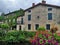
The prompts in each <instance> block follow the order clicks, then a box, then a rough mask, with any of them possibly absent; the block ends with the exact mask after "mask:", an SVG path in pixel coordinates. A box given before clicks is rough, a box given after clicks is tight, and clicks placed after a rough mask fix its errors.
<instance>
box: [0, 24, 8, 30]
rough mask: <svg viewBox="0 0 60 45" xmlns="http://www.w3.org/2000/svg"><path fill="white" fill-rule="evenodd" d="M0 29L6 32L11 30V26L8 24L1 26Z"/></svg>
mask: <svg viewBox="0 0 60 45" xmlns="http://www.w3.org/2000/svg"><path fill="white" fill-rule="evenodd" d="M0 27H1V28H2V30H5V31H7V30H8V29H9V25H8V24H7V23H2V24H0Z"/></svg>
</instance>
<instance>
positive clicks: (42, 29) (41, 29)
mask: <svg viewBox="0 0 60 45" xmlns="http://www.w3.org/2000/svg"><path fill="white" fill-rule="evenodd" d="M37 30H39V31H45V30H46V29H45V28H44V27H39V28H38V29H37Z"/></svg>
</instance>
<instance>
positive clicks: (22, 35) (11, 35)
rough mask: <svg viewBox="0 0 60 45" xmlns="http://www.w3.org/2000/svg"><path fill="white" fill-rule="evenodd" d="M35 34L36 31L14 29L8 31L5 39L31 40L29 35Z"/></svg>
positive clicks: (9, 40)
mask: <svg viewBox="0 0 60 45" xmlns="http://www.w3.org/2000/svg"><path fill="white" fill-rule="evenodd" d="M31 34H32V35H31ZM34 35H35V33H33V32H27V31H17V30H13V31H9V32H7V33H6V36H5V41H8V42H24V41H29V37H33V36H34Z"/></svg>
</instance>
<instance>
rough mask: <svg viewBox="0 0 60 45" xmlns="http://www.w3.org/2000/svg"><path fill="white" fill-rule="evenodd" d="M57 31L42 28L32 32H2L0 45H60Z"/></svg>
mask: <svg viewBox="0 0 60 45" xmlns="http://www.w3.org/2000/svg"><path fill="white" fill-rule="evenodd" d="M57 30H58V29H57V27H53V28H51V30H50V31H48V30H46V29H45V28H44V27H40V28H38V29H37V31H32V32H30V31H17V30H11V31H7V32H5V31H4V30H0V45H60V44H59V43H60V35H59V34H58V33H56V31H57Z"/></svg>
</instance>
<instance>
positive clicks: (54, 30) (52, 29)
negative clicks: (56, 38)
mask: <svg viewBox="0 0 60 45" xmlns="http://www.w3.org/2000/svg"><path fill="white" fill-rule="evenodd" d="M57 30H58V28H57V27H54V26H53V27H52V28H51V30H50V31H51V32H52V33H56V31H57Z"/></svg>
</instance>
